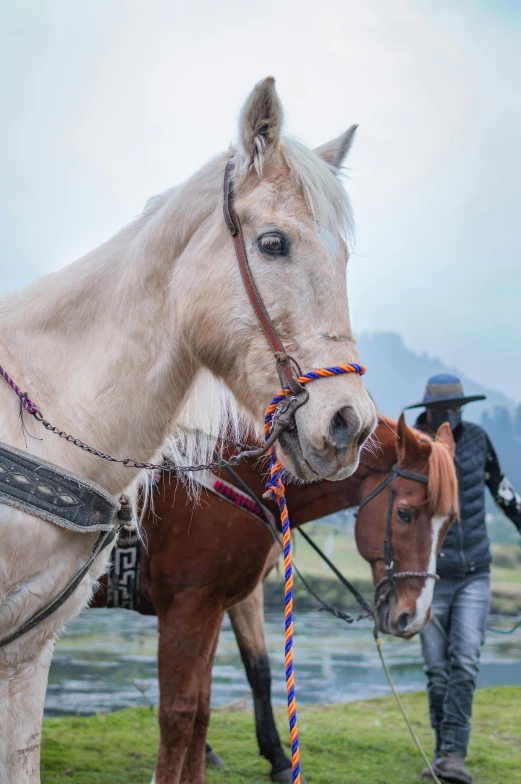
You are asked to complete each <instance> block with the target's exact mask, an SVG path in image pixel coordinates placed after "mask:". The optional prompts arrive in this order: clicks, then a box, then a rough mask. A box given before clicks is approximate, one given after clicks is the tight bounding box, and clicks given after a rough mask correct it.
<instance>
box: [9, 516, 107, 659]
mask: <svg viewBox="0 0 521 784" xmlns="http://www.w3.org/2000/svg"><path fill="white" fill-rule="evenodd" d="M115 536H116V531H115V530H114V528H112V529H111V530H110V531H105V532H103V533H101V534H100V535H99V537H98V539H97V540H96V543H95V544H94V547H93V549H92V555H91V556H90V558H89V560H88V561H87V562H86V563H85V564H84V565H83V566H82V567H81V569H80V570H79V572H76V574H75V575H74V577H73V578H72V580H71V581H70V583H69V584H68V585H67V587H66V588H64V589H63V591H62V592H61V593H60V594H58V596H57V597H56V598H55V599H54V600H53V601H52V602H51V603H50V604H47V605H46V606H45V607H44V608H43V609H41V610H38V612H37V613H35V614H34V615H33V616H32V617H31V618H29V620H28V621H26V622H25V623H24V624H23V626H20V628H19V629H17V630H16V631H15V632H13V633H12V634H8V635H7V637H4V638H3V639H1V640H0V648H4V647H5V646H6V645H9V643H10V642H13V641H14V640H17V639H18V638H19V637H21V636H22V635H23V634H26V633H27V632H30V631H31V629H34V627H35V626H38V624H39V623H41V622H42V621H45V620H46V619H47V618H49V616H50V615H52V614H53V613H55V612H56V610H58V609H59V608H60V607H61V606H62V605H63V604H64V603H65V602H66V601H67V599H68V598H69V596H71V595H72V594H73V593H74V591H75V590H76V588H77V587H78V585H79V584H80V583H81V581H82V580H83V578H84V577H85V576H86V574H87V572H88V571H89V569H90V567H91V566H92V564H93V563H94V561H95V560H96V558H97V557H98V555H99V554H100V553H101V551H102V550H104V549H105V547H107V546H108V545H109V544H110V543H111V542H112V541H114V537H115Z"/></svg>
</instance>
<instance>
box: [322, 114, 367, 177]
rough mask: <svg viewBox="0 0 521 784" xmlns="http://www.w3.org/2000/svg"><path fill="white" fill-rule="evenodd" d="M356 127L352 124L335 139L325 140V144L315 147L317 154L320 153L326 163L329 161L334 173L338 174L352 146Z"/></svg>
mask: <svg viewBox="0 0 521 784" xmlns="http://www.w3.org/2000/svg"><path fill="white" fill-rule="evenodd" d="M357 128H358V125H352V126H351V127H350V128H349V129H348V130H347V131H346V132H345V133H342V134H340V136H337V138H336V139H333V140H332V141H330V142H326V144H322V145H321V146H320V147H317V148H316V149H315V152H316V153H317V155H320V157H321V158H323V159H324V160H325V162H326V163H329V165H330V166H331V168H332V169H333V171H334V172H335V174H338V172H339V171H340V169H341V168H342V164H343V163H344V161H345V159H346V158H347V155H348V153H349V150H350V149H351V147H352V146H353V141H354V138H355V133H356V129H357Z"/></svg>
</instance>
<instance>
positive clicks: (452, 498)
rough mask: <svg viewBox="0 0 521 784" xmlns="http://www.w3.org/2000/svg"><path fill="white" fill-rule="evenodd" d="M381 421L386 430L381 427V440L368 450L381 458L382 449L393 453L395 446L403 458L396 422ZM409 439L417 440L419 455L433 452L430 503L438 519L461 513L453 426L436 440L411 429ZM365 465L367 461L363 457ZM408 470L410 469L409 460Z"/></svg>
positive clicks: (442, 429)
mask: <svg viewBox="0 0 521 784" xmlns="http://www.w3.org/2000/svg"><path fill="white" fill-rule="evenodd" d="M402 416H403V414H402ZM378 421H379V422H380V423H382V424H384V425H385V426H386V427H385V428H379V431H378V432H379V436H378V440H377V441H376V442H373V444H368V445H367V447H366V449H370V450H373V449H376V454H375V457H378V454H379V452H380V450H382V451H386V450H390V451H391V453H392V444H394V445H395V449H396V452H397V454H398V458H399V459H400V452H401V449H400V437H399V435H398V433H397V432H396V428H397V422H396V420H394V419H390V418H389V417H386V416H384V415H382V414H378ZM408 437H410V438H413V437H414V439H415V440H416V443H417V452H418V454H420V453H422V452H424V453H425V455H427V449H428V450H430V452H429V454H428V461H429V484H428V500H429V506H430V510H431V512H432V514H433V515H434V516H436V517H447V516H449V515H453V514H457V513H458V509H459V504H458V482H457V478H456V474H455V472H454V442H453V440H452V436H451V434H450V428H449V425H446V426H445V425H443V426H442V427H441V428H440V430H439V431H438V433H437V434H436V437H435V438H434V437H431V436H430V435H428V434H427V433H423V432H421V431H419V430H417V429H416V428H413V427H410V428H408ZM426 448H427V449H426ZM362 462H364V458H363V457H362ZM371 462H372V460H371ZM405 467H407V461H406V462H405Z"/></svg>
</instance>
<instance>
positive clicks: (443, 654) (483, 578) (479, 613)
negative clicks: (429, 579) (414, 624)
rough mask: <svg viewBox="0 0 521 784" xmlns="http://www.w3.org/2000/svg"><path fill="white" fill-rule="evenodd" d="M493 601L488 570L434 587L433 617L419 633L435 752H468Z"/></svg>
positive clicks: (439, 583) (448, 580)
mask: <svg viewBox="0 0 521 784" xmlns="http://www.w3.org/2000/svg"><path fill="white" fill-rule="evenodd" d="M489 605H490V574H489V573H488V572H487V573H481V574H476V575H468V576H466V577H461V578H457V579H450V578H449V579H446V578H442V579H441V580H439V581H438V582H437V583H436V586H435V588H434V598H433V603H432V620H431V622H430V623H429V624H428V626H427V627H426V628H425V630H424V631H423V632H422V634H421V642H422V650H423V658H424V661H425V672H426V673H427V689H428V694H429V708H430V717H431V724H432V727H433V729H434V732H435V734H436V756H437V757H438V756H440V755H441V754H442V753H443V752H444V751H456V752H458V753H459V754H463V756H466V754H467V746H468V743H469V738H470V728H471V727H470V717H471V714H472V701H473V699H474V691H475V689H476V681H477V677H478V672H479V657H480V653H481V646H482V645H483V642H484V639H485V628H486V625H487V617H488V611H489Z"/></svg>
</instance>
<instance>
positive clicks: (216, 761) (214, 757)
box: [206, 749, 224, 768]
mask: <svg viewBox="0 0 521 784" xmlns="http://www.w3.org/2000/svg"><path fill="white" fill-rule="evenodd" d="M206 765H213V767H214V768H222V767H223V765H224V760H223V758H222V757H219V755H218V754H216V753H215V751H214V750H213V749H210V750H209V751H207V752H206Z"/></svg>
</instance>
